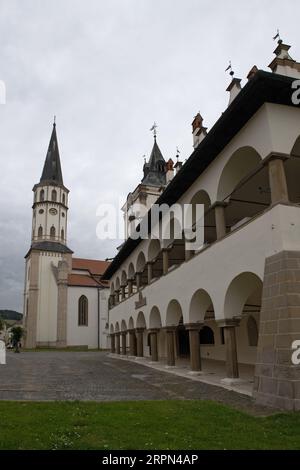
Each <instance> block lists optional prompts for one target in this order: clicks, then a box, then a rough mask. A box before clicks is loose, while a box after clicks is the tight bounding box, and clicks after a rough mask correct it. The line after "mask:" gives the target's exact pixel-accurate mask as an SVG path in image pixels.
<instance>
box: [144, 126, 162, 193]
mask: <svg viewBox="0 0 300 470" xmlns="http://www.w3.org/2000/svg"><path fill="white" fill-rule="evenodd" d="M156 128H157V125H156V124H155V123H154V125H153V127H152V128H151V129H150V130H153V135H154V144H153V148H152V151H151V155H150V158H149V161H148V163H145V164H144V177H143V179H142V183H143V184H146V185H149V186H165V185H166V161H165V159H164V157H163V156H162V153H161V151H160V148H159V146H158V145H157V142H156Z"/></svg>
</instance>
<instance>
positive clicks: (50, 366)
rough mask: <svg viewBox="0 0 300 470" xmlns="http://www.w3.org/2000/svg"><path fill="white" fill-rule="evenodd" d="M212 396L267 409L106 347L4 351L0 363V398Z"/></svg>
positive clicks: (260, 410)
mask: <svg viewBox="0 0 300 470" xmlns="http://www.w3.org/2000/svg"><path fill="white" fill-rule="evenodd" d="M181 399H187V400H189V399H200V400H215V401H218V402H222V403H225V404H228V405H231V406H234V407H235V408H239V409H241V410H244V411H247V412H250V413H253V414H261V415H266V414H270V410H269V409H268V408H263V407H258V406H256V405H254V403H253V401H252V399H251V398H250V397H247V396H245V395H240V394H239V393H236V392H232V391H228V390H225V389H222V388H219V387H216V386H214V385H208V384H205V383H200V382H196V381H193V380H190V379H187V378H183V377H179V376H176V375H172V374H169V373H167V372H159V371H156V370H153V369H150V368H149V367H145V366H143V365H141V364H136V363H132V362H127V361H122V360H119V359H113V358H110V357H109V356H108V355H107V353H105V352H65V351H41V352H22V353H21V354H15V353H13V352H8V353H7V364H6V365H0V400H36V401H43V400H93V401H119V400H181Z"/></svg>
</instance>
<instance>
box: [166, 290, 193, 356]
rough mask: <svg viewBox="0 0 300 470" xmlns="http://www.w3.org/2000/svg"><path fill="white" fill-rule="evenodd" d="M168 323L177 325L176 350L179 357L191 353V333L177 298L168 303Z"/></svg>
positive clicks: (168, 324)
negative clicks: (187, 328) (185, 323)
mask: <svg viewBox="0 0 300 470" xmlns="http://www.w3.org/2000/svg"><path fill="white" fill-rule="evenodd" d="M166 325H167V326H173V327H176V330H175V350H176V355H177V357H186V356H188V355H189V333H188V331H187V330H186V329H185V326H184V323H183V313H182V309H181V306H180V304H179V302H178V301H177V300H175V299H173V300H171V301H170V302H169V304H168V308H167V315H166Z"/></svg>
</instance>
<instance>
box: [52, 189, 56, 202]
mask: <svg viewBox="0 0 300 470" xmlns="http://www.w3.org/2000/svg"><path fill="white" fill-rule="evenodd" d="M56 200H57V192H56V191H55V189H53V190H52V193H51V201H52V202H56Z"/></svg>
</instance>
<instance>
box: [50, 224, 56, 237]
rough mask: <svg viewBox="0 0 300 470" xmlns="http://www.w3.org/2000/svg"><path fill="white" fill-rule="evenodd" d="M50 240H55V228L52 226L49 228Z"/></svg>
mask: <svg viewBox="0 0 300 470" xmlns="http://www.w3.org/2000/svg"><path fill="white" fill-rule="evenodd" d="M50 238H55V227H54V225H52V227H51V228H50Z"/></svg>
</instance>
